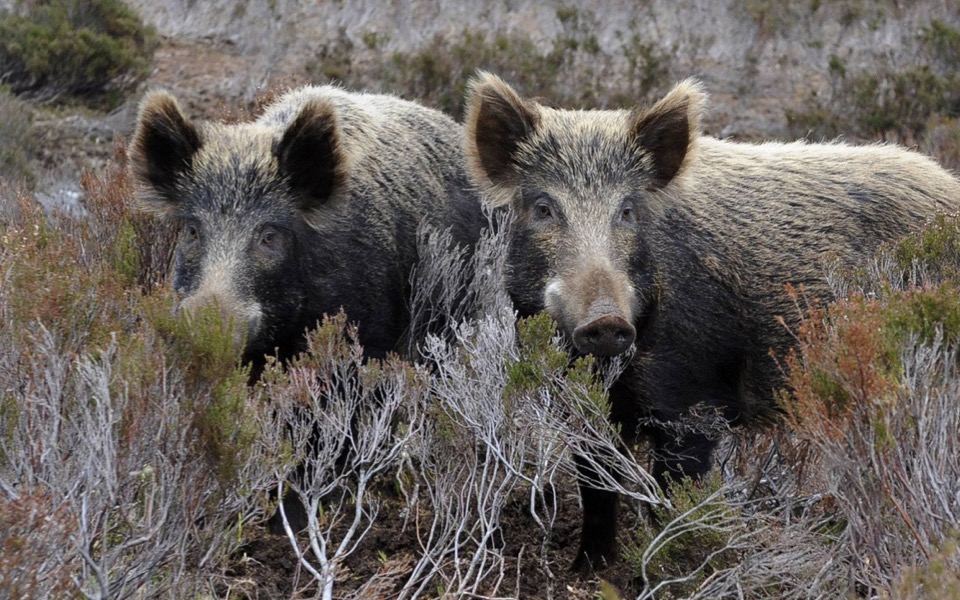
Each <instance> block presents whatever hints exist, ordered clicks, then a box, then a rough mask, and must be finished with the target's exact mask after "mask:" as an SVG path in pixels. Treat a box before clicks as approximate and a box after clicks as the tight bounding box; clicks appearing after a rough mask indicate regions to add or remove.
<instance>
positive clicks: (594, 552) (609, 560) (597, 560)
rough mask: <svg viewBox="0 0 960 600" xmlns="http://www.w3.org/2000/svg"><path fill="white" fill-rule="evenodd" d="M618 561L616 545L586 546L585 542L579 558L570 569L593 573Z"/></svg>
mask: <svg viewBox="0 0 960 600" xmlns="http://www.w3.org/2000/svg"><path fill="white" fill-rule="evenodd" d="M616 561H617V548H616V545H608V546H607V547H605V548H599V547H596V548H589V549H588V548H586V547H585V546H584V544H583V543H581V545H580V549H579V551H578V552H577V558H575V559H574V561H573V564H572V565H571V566H570V571H571V572H573V573H579V574H581V575H592V574H593V573H595V572H597V571H602V570H603V569H605V568H607V567H609V566H610V565H612V564H613V563H615V562H616Z"/></svg>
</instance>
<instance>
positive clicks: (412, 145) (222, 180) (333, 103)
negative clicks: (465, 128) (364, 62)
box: [130, 86, 483, 362]
mask: <svg viewBox="0 0 960 600" xmlns="http://www.w3.org/2000/svg"><path fill="white" fill-rule="evenodd" d="M130 147H131V151H130V169H131V173H132V175H133V177H134V179H135V181H137V182H138V183H139V188H140V200H141V202H142V204H143V205H144V206H145V207H146V208H147V210H150V211H151V212H153V213H156V214H158V215H162V216H167V217H171V218H173V219H175V220H177V221H178V222H179V223H180V224H181V225H182V226H183V227H184V231H185V234H184V236H183V237H184V239H182V240H181V242H180V244H179V245H178V249H177V260H176V265H175V269H174V286H175V287H176V288H177V290H178V292H179V293H180V294H181V295H182V296H183V298H184V302H185V303H186V304H185V305H186V306H191V305H192V304H193V303H197V302H200V301H201V299H200V298H197V296H198V295H202V296H205V297H207V296H209V297H214V298H216V299H217V300H218V304H219V305H220V306H221V307H227V309H228V310H226V312H229V313H231V314H233V316H235V317H237V318H241V319H242V320H243V321H245V322H248V324H249V331H248V334H250V335H249V339H248V340H247V346H246V348H247V350H246V358H247V359H248V360H251V361H253V362H262V360H263V355H264V354H273V353H274V352H277V351H279V353H280V355H281V357H285V356H291V355H293V354H295V353H296V352H299V351H300V350H302V349H303V347H304V336H303V334H304V331H305V330H306V329H307V328H310V327H313V326H315V325H316V323H317V321H318V320H320V319H321V318H322V317H323V315H324V314H335V313H336V312H338V311H339V310H340V309H341V308H344V309H345V310H346V311H347V313H348V316H349V318H350V319H351V320H353V321H356V322H359V324H360V341H361V343H362V344H363V345H364V346H365V348H366V351H367V353H368V355H370V356H383V355H384V354H386V353H387V352H390V351H394V350H399V349H400V348H401V339H402V337H403V335H404V333H405V328H406V325H407V322H408V320H409V316H408V315H407V314H406V311H407V298H408V292H409V289H408V288H409V273H410V269H411V268H412V267H413V264H414V262H415V261H416V259H417V256H418V254H417V248H416V247H415V244H416V230H417V227H418V226H419V225H420V224H421V223H423V222H425V221H426V222H431V223H434V224H435V225H437V226H440V227H446V226H453V227H454V237H455V238H456V239H457V241H459V242H461V243H466V244H469V243H470V242H471V241H472V240H473V239H476V236H477V235H478V232H479V229H480V226H479V224H480V223H481V222H482V221H483V219H482V215H481V212H480V206H479V201H478V199H477V197H476V194H475V193H474V192H473V191H472V186H471V185H470V183H469V181H468V177H467V175H466V169H465V165H464V159H463V157H462V154H461V147H462V128H461V127H460V126H459V125H457V124H456V123H455V122H454V121H453V120H452V119H450V118H449V117H447V116H446V115H444V114H442V113H440V112H438V111H435V110H432V109H428V108H425V107H423V106H421V105H418V104H416V103H413V102H408V101H405V100H401V99H400V98H396V97H393V96H387V95H377V94H363V93H351V92H348V91H345V90H343V89H340V88H337V87H333V86H308V87H303V88H300V89H296V90H293V91H291V92H289V93H287V94H285V95H284V96H282V97H281V98H279V99H278V100H277V101H275V102H274V103H273V104H272V105H270V106H268V107H267V108H266V110H265V111H264V113H263V114H262V115H261V116H260V117H259V118H258V119H257V120H256V121H254V122H249V123H238V124H223V123H217V122H199V123H194V122H192V121H190V120H189V119H188V118H187V117H186V116H185V115H184V112H183V110H182V109H181V108H180V106H179V105H178V103H177V101H176V99H175V98H174V97H173V96H172V95H170V94H169V93H167V92H164V91H154V92H151V93H148V94H147V95H146V96H145V98H144V99H143V101H142V102H141V105H140V114H139V118H138V122H137V126H136V130H135V132H134V134H133V136H132V140H131V144H130ZM267 230H269V233H268V234H265V235H266V237H263V239H262V240H261V239H260V238H258V237H257V236H261V234H262V232H264V231H267ZM261 241H262V242H263V244H260V242H261ZM258 244H260V245H259V246H258ZM271 244H272V246H271ZM258 248H259V249H260V250H263V251H262V252H259V250H257V249H258ZM278 249H279V250H278ZM280 250H282V252H281V251H280ZM258 252H259V253H258Z"/></svg>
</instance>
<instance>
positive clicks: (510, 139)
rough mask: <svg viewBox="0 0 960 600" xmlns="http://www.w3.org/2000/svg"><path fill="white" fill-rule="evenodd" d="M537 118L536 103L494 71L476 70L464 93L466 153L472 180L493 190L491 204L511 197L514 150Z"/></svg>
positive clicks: (516, 179) (515, 179)
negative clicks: (520, 94) (493, 72)
mask: <svg viewBox="0 0 960 600" xmlns="http://www.w3.org/2000/svg"><path fill="white" fill-rule="evenodd" d="M539 120H540V115H539V113H538V111H537V105H536V104H535V103H532V102H527V101H524V100H523V99H522V98H520V96H519V95H517V93H516V92H515V91H514V90H513V88H511V87H510V86H509V85H507V84H506V83H504V82H503V80H501V79H500V78H499V77H497V76H496V75H491V74H490V73H484V72H481V73H479V74H478V75H477V76H476V77H475V78H474V79H473V80H472V81H471V82H470V86H469V92H468V95H467V117H466V137H465V143H466V156H467V162H468V164H469V167H470V171H471V175H473V177H474V180H475V181H476V182H477V183H478V184H479V185H480V187H482V188H484V189H485V191H488V192H493V198H492V199H491V200H492V202H493V204H494V205H497V204H504V203H506V202H509V200H510V198H512V190H511V189H510V188H512V187H515V186H516V185H517V184H519V182H520V181H519V178H520V165H519V164H518V163H517V150H518V147H519V145H520V143H521V142H522V141H523V140H524V139H526V138H527V137H529V136H530V134H532V133H533V131H534V129H536V127H537V124H538V122H539ZM498 192H499V193H498Z"/></svg>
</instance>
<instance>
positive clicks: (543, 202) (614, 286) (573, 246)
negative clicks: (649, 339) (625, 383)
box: [508, 171, 642, 356]
mask: <svg viewBox="0 0 960 600" xmlns="http://www.w3.org/2000/svg"><path fill="white" fill-rule="evenodd" d="M525 175H526V176H525V177H524V178H523V182H522V186H523V187H522V191H521V192H520V194H519V198H518V199H517V200H516V201H515V202H514V203H513V210H514V215H515V218H514V221H513V225H512V229H511V242H510V258H509V263H510V265H511V269H510V279H509V282H508V287H509V290H510V292H511V294H512V296H513V298H514V301H515V302H516V303H517V305H518V308H520V310H522V311H523V312H525V313H532V312H536V311H538V310H542V309H546V310H547V312H549V313H550V315H551V316H552V317H553V318H554V319H555V320H556V321H557V322H558V323H559V324H560V326H561V328H562V329H563V331H564V332H565V334H566V335H567V337H568V339H570V340H571V341H572V342H573V344H574V345H575V347H576V348H577V350H578V351H580V352H582V353H583V354H594V355H597V356H613V355H616V354H620V353H622V352H624V351H626V350H627V349H628V348H629V347H630V345H631V344H632V343H633V341H634V338H635V336H636V331H635V329H634V325H633V322H634V320H635V317H636V315H637V313H638V310H639V306H638V300H639V299H638V296H637V291H636V290H635V289H634V287H633V283H632V280H631V275H630V257H631V254H632V251H633V248H635V247H636V246H637V244H638V235H639V232H640V219H641V218H640V214H641V213H642V209H641V208H638V206H637V202H638V201H637V200H636V199H635V198H634V197H633V195H632V194H631V193H630V191H629V189H628V188H627V186H625V185H623V183H624V182H622V181H619V182H618V181H605V182H603V183H604V184H605V185H590V186H586V187H584V186H576V185H574V184H575V182H573V181H569V180H567V181H563V180H558V179H557V178H556V177H550V178H547V177H544V176H543V174H542V173H540V172H537V171H530V172H527V173H526V174H525ZM548 179H549V181H548ZM618 179H619V178H618Z"/></svg>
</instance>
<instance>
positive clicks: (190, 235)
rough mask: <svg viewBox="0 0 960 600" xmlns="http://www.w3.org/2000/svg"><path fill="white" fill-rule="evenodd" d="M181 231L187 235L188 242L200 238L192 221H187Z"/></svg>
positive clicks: (198, 231)
mask: <svg viewBox="0 0 960 600" xmlns="http://www.w3.org/2000/svg"><path fill="white" fill-rule="evenodd" d="M183 233H184V235H185V236H186V237H187V241H188V242H195V241H197V240H198V239H200V230H199V229H198V228H197V226H196V225H194V224H192V223H187V225H186V226H185V227H184V228H183Z"/></svg>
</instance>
